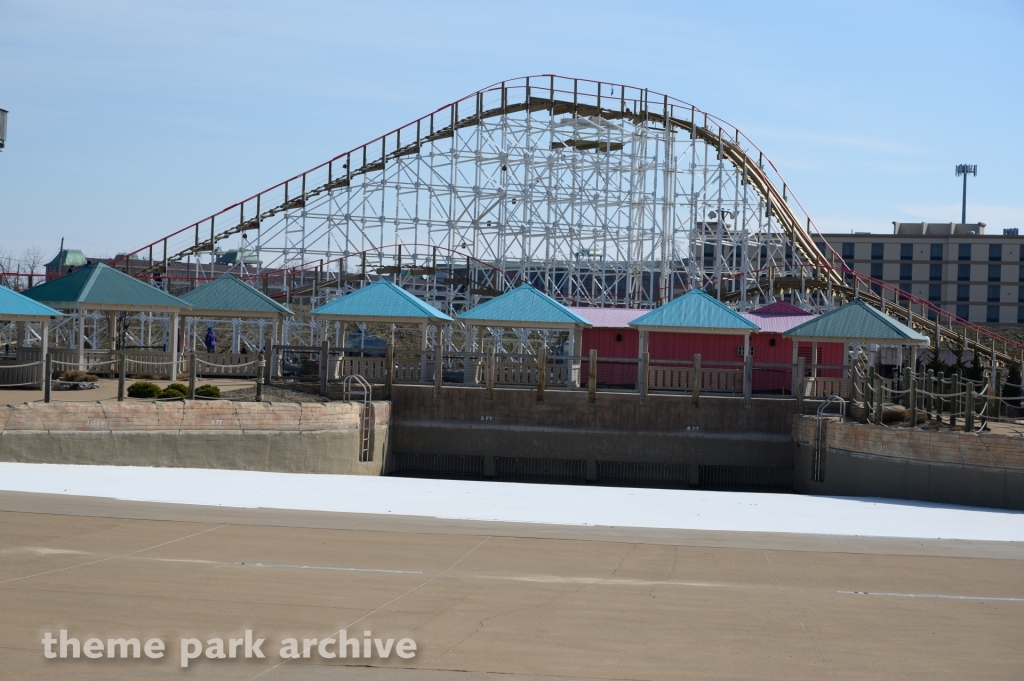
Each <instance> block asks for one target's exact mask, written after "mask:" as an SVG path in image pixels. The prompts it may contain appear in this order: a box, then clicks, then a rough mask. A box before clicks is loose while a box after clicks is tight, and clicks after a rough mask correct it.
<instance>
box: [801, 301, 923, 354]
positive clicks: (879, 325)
mask: <svg viewBox="0 0 1024 681" xmlns="http://www.w3.org/2000/svg"><path fill="white" fill-rule="evenodd" d="M783 335H784V336H789V337H792V338H810V339H820V340H833V341H836V342H839V341H843V342H847V343H849V342H854V343H881V344H883V345H884V344H887V343H898V344H901V345H927V344H928V337H927V336H924V335H922V334H920V333H918V332H917V331H914V330H913V329H911V328H910V327H909V326H907V325H905V324H902V323H900V322H898V321H896V320H895V319H893V318H892V317H890V316H888V315H886V314H884V313H882V312H881V311H879V310H876V309H875V308H873V307H871V306H870V305H868V304H867V303H865V302H864V301H863V300H853V301H850V302H849V303H846V304H845V305H843V306H842V307H837V308H836V309H834V310H829V311H828V312H826V313H825V314H823V315H821V316H820V317H816V318H815V319H812V320H811V321H809V322H804V323H803V324H801V325H799V326H794V327H793V328H792V329H790V330H789V331H787V332H786V333H784V334H783Z"/></svg>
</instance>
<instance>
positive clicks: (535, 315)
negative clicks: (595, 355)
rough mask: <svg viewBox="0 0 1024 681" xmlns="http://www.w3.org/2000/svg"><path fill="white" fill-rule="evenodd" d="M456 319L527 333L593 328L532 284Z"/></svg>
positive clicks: (515, 289) (525, 285)
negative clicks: (576, 327)
mask: <svg viewBox="0 0 1024 681" xmlns="http://www.w3.org/2000/svg"><path fill="white" fill-rule="evenodd" d="M456 319H459V320H461V321H465V322H467V323H469V324H476V325H483V324H486V325H487V326H505V327H509V328H525V329H537V328H550V327H564V326H585V327H590V326H593V325H592V324H591V323H590V322H589V321H588V320H586V319H584V318H583V317H581V316H579V315H578V314H576V313H575V312H573V311H572V310H570V309H569V308H567V307H566V306H565V305H562V304H561V303H559V302H557V301H555V300H554V299H552V298H549V297H548V296H546V295H544V294H543V293H541V292H540V291H538V290H537V289H535V288H534V287H532V286H530V285H529V284H523V285H522V286H519V287H517V288H514V289H512V290H511V291H508V292H507V293H503V294H501V295H500V296H498V297H497V298H492V299H491V300H488V301H487V302H486V303H484V304H482V305H477V306H476V307H474V308H473V309H472V310H467V311H465V312H463V313H462V314H460V315H458V317H456Z"/></svg>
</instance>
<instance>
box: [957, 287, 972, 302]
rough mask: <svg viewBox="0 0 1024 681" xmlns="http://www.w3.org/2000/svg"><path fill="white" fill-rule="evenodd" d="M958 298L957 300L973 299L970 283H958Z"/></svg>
mask: <svg viewBox="0 0 1024 681" xmlns="http://www.w3.org/2000/svg"><path fill="white" fill-rule="evenodd" d="M956 299H957V300H970V299H971V285H970V284H957V285H956Z"/></svg>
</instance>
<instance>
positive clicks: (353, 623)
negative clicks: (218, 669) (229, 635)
mask: <svg viewBox="0 0 1024 681" xmlns="http://www.w3.org/2000/svg"><path fill="white" fill-rule="evenodd" d="M490 538H491V537H490V535H488V536H486V537H484V539H483V541H481V542H480V543H479V544H477V545H476V546H474V547H473V548H471V549H470V550H469V551H467V552H466V553H465V555H463V556H462V557H461V558H459V559H458V560H457V561H455V562H454V563H452V564H451V565H449V566H448V567H446V568H445V569H444V570H442V571H441V572H438V573H437V574H436V575H434V576H433V577H431V578H430V579H428V580H426V581H424V582H420V583H419V584H417V585H416V586H414V587H413V588H411V589H409V590H408V591H406V592H405V593H402V594H399V595H397V596H395V597H394V598H392V599H391V600H390V601H388V602H387V603H384V604H383V605H378V606H377V607H376V608H374V609H373V610H371V611H370V612H368V613H366V614H365V615H363V616H362V617H360V618H359V619H357V620H354V621H352V622H349V623H348V624H346V625H345V626H343V627H342V628H341V629H338V630H337V631H336V632H334V633H333V634H330V635H329V636H328V638H333V637H335V636H337V635H338V634H340V633H341V632H343V631H346V630H347V629H348V628H349V627H354V626H355V625H357V624H359V623H360V622H362V621H363V620H365V619H366V618H367V617H371V616H373V615H375V614H377V613H378V612H380V611H381V610H383V609H384V608H386V607H388V606H389V605H391V604H392V603H394V602H395V601H397V600H400V599H402V598H405V597H406V596H408V595H409V594H411V593H412V592H413V591H416V590H417V589H420V588H422V587H425V586H426V585H427V584H430V583H431V582H432V581H434V580H435V579H437V578H439V577H443V576H444V575H446V574H447V573H448V571H449V570H451V569H452V568H454V567H455V566H456V565H458V564H459V563H461V562H462V561H464V560H466V559H467V558H469V556H470V555H471V554H472V553H473V552H474V551H476V550H477V549H478V548H480V547H481V546H483V545H484V544H485V543H487V540H488V539H490ZM312 647H313V646H306V647H305V648H303V650H302V653H303V654H304V653H305V652H306V651H307V650H310V649H312ZM290 661H291V658H289V659H287V660H284V661H282V662H278V663H277V664H275V665H274V666H273V667H267V668H266V669H264V670H263V671H261V672H260V673H259V674H257V675H256V676H251V677H249V679H248V681H253V679H257V678H259V677H261V676H263V675H264V674H266V673H268V672H272V671H274V670H275V669H277V668H278V667H280V666H281V665H284V664H288V662H290ZM829 673H831V672H829Z"/></svg>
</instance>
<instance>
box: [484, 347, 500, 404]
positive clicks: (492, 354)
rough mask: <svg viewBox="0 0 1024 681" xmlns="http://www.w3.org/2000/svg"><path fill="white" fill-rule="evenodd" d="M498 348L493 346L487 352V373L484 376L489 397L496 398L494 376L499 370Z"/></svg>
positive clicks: (490, 398)
mask: <svg viewBox="0 0 1024 681" xmlns="http://www.w3.org/2000/svg"><path fill="white" fill-rule="evenodd" d="M497 355H498V349H497V348H496V347H494V346H493V345H492V346H491V349H490V350H489V351H488V353H487V374H486V376H485V378H484V383H485V385H486V386H487V399H489V400H493V399H494V377H495V374H496V373H497V372H498V358H497Z"/></svg>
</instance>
